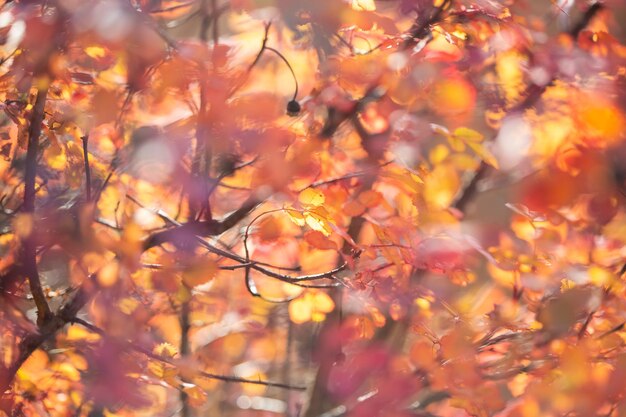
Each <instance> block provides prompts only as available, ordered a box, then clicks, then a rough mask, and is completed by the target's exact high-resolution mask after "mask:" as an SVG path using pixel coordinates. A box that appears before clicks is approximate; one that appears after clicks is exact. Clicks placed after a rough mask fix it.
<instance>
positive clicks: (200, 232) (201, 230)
mask: <svg viewBox="0 0 626 417" xmlns="http://www.w3.org/2000/svg"><path fill="white" fill-rule="evenodd" d="M260 202H261V201H260V200H259V199H257V198H249V199H248V200H246V201H245V202H244V203H243V204H242V205H241V207H239V208H238V209H237V210H235V211H234V212H232V213H231V214H229V215H228V216H226V217H225V218H224V219H223V220H221V221H218V220H213V219H210V220H204V221H192V220H190V221H189V222H187V223H184V224H180V225H178V226H175V227H172V228H170V229H167V230H162V231H159V232H156V233H153V234H152V235H150V236H149V237H148V238H147V239H146V240H145V241H144V245H143V250H144V251H146V250H148V249H150V248H153V247H155V246H159V245H162V244H163V243H168V242H185V241H189V240H190V238H193V237H194V236H217V235H221V234H222V233H224V232H226V231H227V230H230V229H231V228H233V227H234V226H235V225H236V224H237V223H239V222H240V221H241V220H243V219H244V218H245V217H246V216H247V215H248V214H249V213H250V212H251V211H252V210H253V209H254V208H255V207H256V206H257V205H259V204H260Z"/></svg>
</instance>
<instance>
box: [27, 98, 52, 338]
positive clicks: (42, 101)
mask: <svg viewBox="0 0 626 417" xmlns="http://www.w3.org/2000/svg"><path fill="white" fill-rule="evenodd" d="M47 96H48V87H47V86H46V87H44V88H39V89H38V90H37V98H36V99H35V105H34V107H33V110H32V117H31V119H30V125H29V126H28V148H27V150H26V166H25V171H24V205H23V207H22V209H23V211H24V213H27V214H28V215H29V216H30V217H31V220H32V221H33V222H34V212H35V181H36V179H37V157H38V154H39V136H40V135H41V124H42V123H43V118H44V110H45V106H46V98H47ZM21 262H22V268H23V272H24V273H25V274H26V276H27V278H28V284H29V286H30V292H31V293H32V295H33V298H34V300H35V304H36V306H37V324H39V325H40V326H41V325H42V324H44V323H45V322H46V320H47V319H48V318H49V317H50V316H51V312H50V307H49V306H48V302H47V301H46V296H45V295H44V292H43V288H42V287H41V281H40V280H39V271H38V269H37V242H36V239H35V235H34V231H31V233H30V235H29V236H28V237H26V238H24V241H23V242H22V252H21Z"/></svg>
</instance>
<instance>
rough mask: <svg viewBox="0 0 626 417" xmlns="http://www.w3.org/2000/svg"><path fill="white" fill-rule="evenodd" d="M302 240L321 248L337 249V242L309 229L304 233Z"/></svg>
mask: <svg viewBox="0 0 626 417" xmlns="http://www.w3.org/2000/svg"><path fill="white" fill-rule="evenodd" d="M304 240H306V241H307V243H308V244H309V245H311V246H313V247H314V248H317V249H322V250H331V249H332V250H337V244H336V243H335V242H333V241H332V240H329V239H328V238H326V236H324V234H323V233H322V232H318V231H317V230H310V231H308V232H306V233H305V234H304Z"/></svg>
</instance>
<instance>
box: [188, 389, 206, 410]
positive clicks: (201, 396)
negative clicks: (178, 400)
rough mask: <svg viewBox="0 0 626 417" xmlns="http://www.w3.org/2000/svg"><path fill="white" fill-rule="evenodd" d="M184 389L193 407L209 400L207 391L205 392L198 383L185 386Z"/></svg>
mask: <svg viewBox="0 0 626 417" xmlns="http://www.w3.org/2000/svg"><path fill="white" fill-rule="evenodd" d="M183 391H184V392H185V394H187V398H188V399H189V404H191V406H193V407H200V406H201V405H204V403H206V401H207V395H206V392H204V390H203V389H202V388H200V387H199V386H197V385H193V386H190V387H185V388H184V389H183Z"/></svg>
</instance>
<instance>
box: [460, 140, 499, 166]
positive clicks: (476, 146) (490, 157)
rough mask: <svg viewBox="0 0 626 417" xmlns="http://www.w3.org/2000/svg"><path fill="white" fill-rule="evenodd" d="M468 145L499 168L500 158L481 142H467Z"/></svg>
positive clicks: (490, 163) (484, 159)
mask: <svg viewBox="0 0 626 417" xmlns="http://www.w3.org/2000/svg"><path fill="white" fill-rule="evenodd" d="M467 146H469V147H470V148H472V150H473V151H474V152H476V155H478V156H479V157H480V159H482V160H483V161H485V162H486V163H488V164H489V165H491V166H492V167H494V168H496V169H498V167H499V166H498V160H497V159H496V157H495V156H493V154H492V153H491V151H489V150H488V149H487V148H486V147H485V146H483V145H482V144H480V143H474V142H467Z"/></svg>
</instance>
